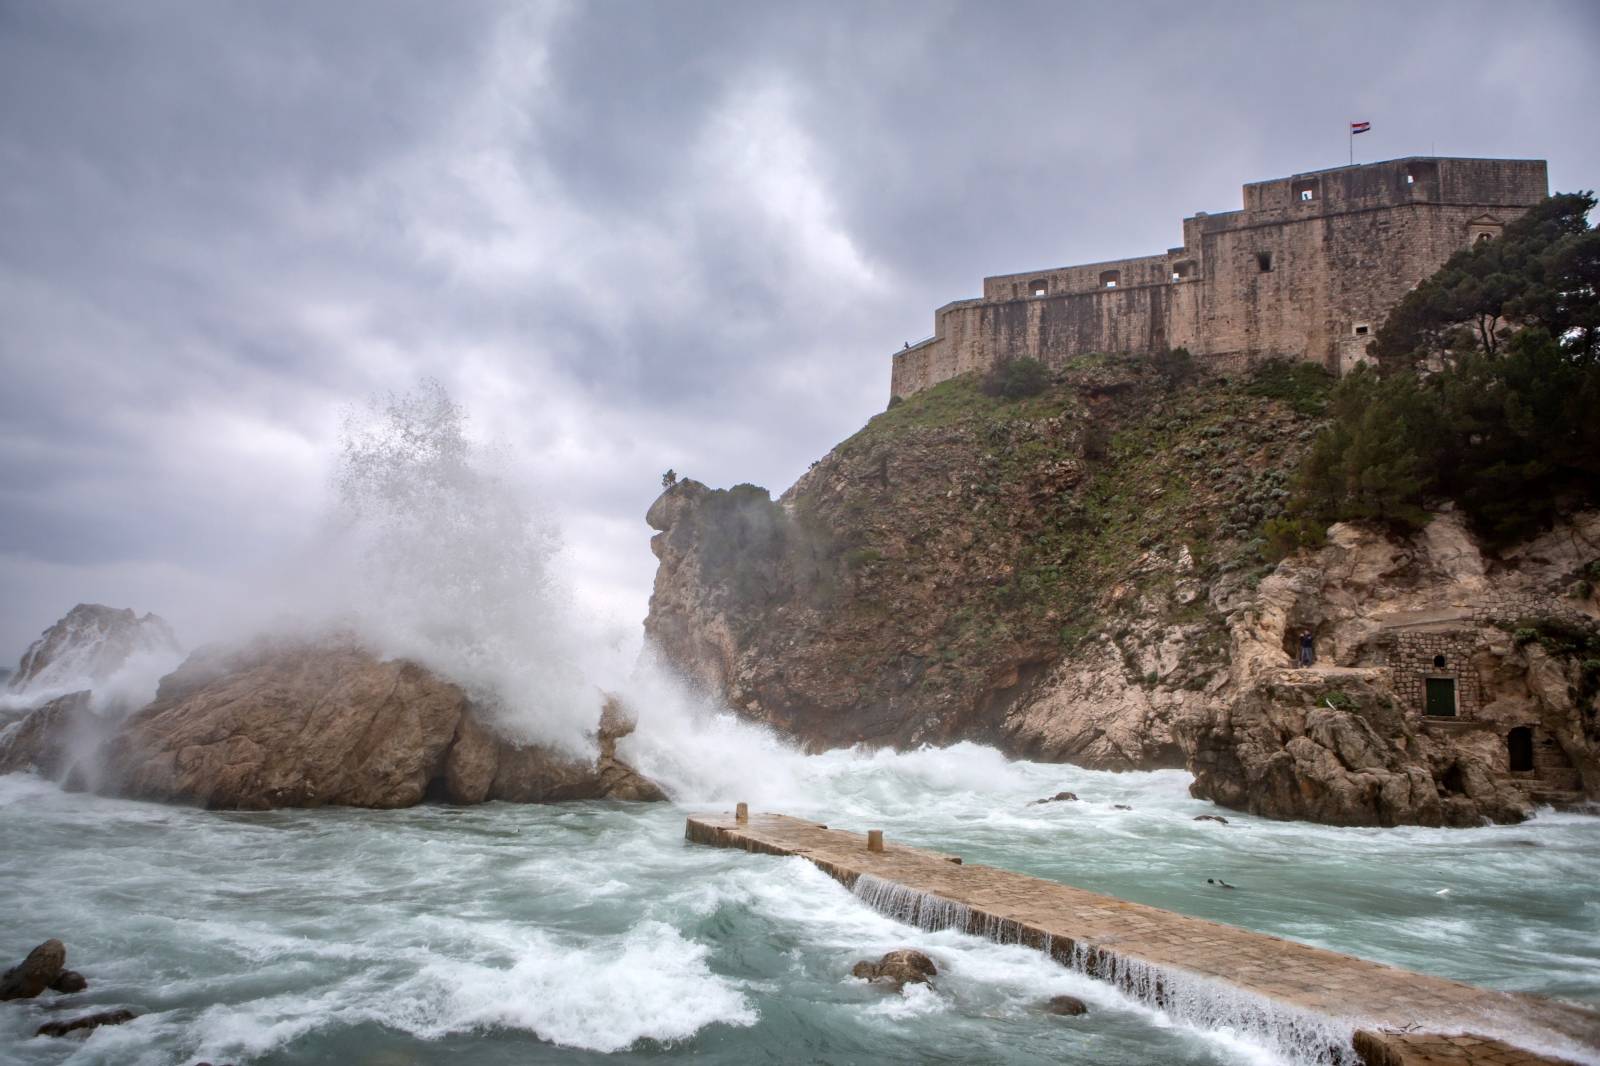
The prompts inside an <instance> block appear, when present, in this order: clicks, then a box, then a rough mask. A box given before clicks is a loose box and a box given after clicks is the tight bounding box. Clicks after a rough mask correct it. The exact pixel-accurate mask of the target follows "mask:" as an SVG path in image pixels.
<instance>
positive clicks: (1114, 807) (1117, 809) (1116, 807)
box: [1111, 803, 1133, 811]
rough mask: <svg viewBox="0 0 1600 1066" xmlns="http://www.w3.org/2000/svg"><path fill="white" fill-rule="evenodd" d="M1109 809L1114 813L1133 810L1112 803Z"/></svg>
mask: <svg viewBox="0 0 1600 1066" xmlns="http://www.w3.org/2000/svg"><path fill="white" fill-rule="evenodd" d="M1111 809H1112V810H1114V811H1131V810H1133V808H1132V807H1130V806H1128V805H1127V804H1126V803H1113V804H1112V805H1111Z"/></svg>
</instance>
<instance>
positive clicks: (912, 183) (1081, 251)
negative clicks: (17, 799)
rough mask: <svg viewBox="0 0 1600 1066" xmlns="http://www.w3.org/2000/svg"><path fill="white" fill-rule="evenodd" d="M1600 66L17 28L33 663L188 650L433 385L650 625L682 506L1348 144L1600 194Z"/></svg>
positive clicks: (1288, 17) (955, 21)
mask: <svg viewBox="0 0 1600 1066" xmlns="http://www.w3.org/2000/svg"><path fill="white" fill-rule="evenodd" d="M1485 27H1490V28H1492V30H1490V31H1486V30H1485ZM1596 43H1600V16H1597V15H1596V13H1595V9H1594V8H1593V7H1592V6H1591V5H1589V4H1586V3H1546V4H1538V5H1524V6H1523V7H1521V8H1519V9H1517V11H1516V12H1515V14H1514V15H1511V14H1508V13H1507V12H1506V10H1505V9H1504V8H1502V7H1500V6H1496V5H1488V4H1473V3H1437V4H1415V5H1392V4H1369V5H1361V4H1353V5H1345V6H1342V7H1338V8H1327V7H1321V8H1306V9H1298V8H1293V7H1290V6H1288V5H1280V4H1265V3H1235V4H1224V5H1195V4H1192V3H1189V4H1182V3H1151V4H1123V5H1100V6H1094V7H1091V6H1087V5H1060V4H1053V3H1051V4H1044V3H1037V4H1033V3H1021V4H1010V5H1006V6H1005V7H1003V8H1000V7H995V6H993V5H979V4H954V3H946V4H924V3H909V2H907V3H883V4H870V5H861V4H843V3H837V4H822V5H792V4H776V3H772V4H729V3H723V4H711V3H673V4H631V3H629V4H624V3H592V4H582V5H566V4H562V5H550V6H535V7H530V6H527V5H521V4H509V3H508V4H500V3H453V4H448V5H444V4H426V3H414V4H397V3H387V2H386V3H376V2H371V3H368V2H362V3H340V4H315V3H310V2H300V3H265V2H261V3H233V4H209V3H200V2H198V0H196V2H183V3H179V2H165V3H144V4H139V5H105V4H91V3H64V4H50V5H44V4H21V3H4V2H0V171H3V174H4V180H3V181H0V233H4V235H5V237H4V239H3V240H0V323H3V325H0V369H3V371H4V382H3V387H0V506H3V508H4V515H5V522H4V528H3V530H0V597H3V598H4V599H5V602H6V603H7V604H8V609H7V611H6V612H4V615H3V617H0V652H4V654H6V655H7V656H9V655H10V654H12V651H6V649H12V650H13V651H14V650H20V647H21V645H22V644H23V643H25V642H26V640H27V639H29V638H30V637H31V636H32V635H33V634H35V633H36V632H37V631H38V630H39V629H40V628H41V627H42V626H44V625H45V624H47V623H48V622H49V621H51V620H52V619H53V618H54V617H56V616H57V615H58V614H60V613H61V611H63V610H64V609H65V608H66V607H68V606H70V604H71V602H72V601H73V600H74V599H76V598H98V599H115V598H116V597H117V594H120V593H126V594H127V595H130V596H131V595H138V596H141V597H143V596H152V597H155V599H151V600H140V601H139V602H136V603H133V604H132V605H134V606H137V607H139V608H140V609H155V610H166V611H170V612H172V613H174V614H177V615H179V621H180V622H182V621H183V620H184V617H185V615H187V617H189V618H192V619H194V620H196V624H199V623H200V622H202V621H203V619H204V618H205V602H204V601H206V600H208V599H215V597H216V596H217V595H218V593H217V590H218V589H220V588H238V587H241V586H239V585H238V584H237V581H236V579H237V575H238V572H239V571H240V570H241V569H245V568H248V567H249V566H252V565H257V564H259V563H260V562H261V561H262V560H265V559H268V558H270V557H271V556H272V555H273V554H274V553H275V552H281V551H286V550H292V548H293V545H294V544H295V542H296V539H297V538H299V537H304V536H307V535H309V534H310V532H311V531H312V530H313V529H314V526H315V521H316V515H317V514H318V512H319V509H320V508H321V506H322V503H323V498H324V495H325V491H326V478H327V471H328V464H329V462H330V461H331V459H332V455H333V451H334V449H335V447H336V441H335V436H336V433H337V425H338V414H339V410H340V408H341V406H342V405H348V404H351V403H356V402H359V401H360V400H361V399H362V398H363V397H364V396H366V395H368V394H370V393H372V392H374V391H376V390H383V389H403V388H406V387H409V386H410V385H411V384H412V383H414V382H415V380H416V379H417V378H418V377H419V376H422V375H433V376H437V377H439V378H440V379H441V380H443V381H445V383H446V384H447V385H448V386H449V387H450V388H451V389H452V391H454V392H455V394H456V395H457V396H458V398H460V399H462V400H463V401H464V402H466V403H467V404H468V406H469V408H470V409H471V411H472V412H473V415H474V419H475V422H476V424H477V425H478V427H479V428H480V429H481V430H482V431H483V432H484V433H485V434H486V435H488V436H491V437H494V438H496V439H498V440H502V441H504V442H505V443H506V444H507V445H508V446H509V447H510V448H511V449H512V450H513V451H514V453H515V454H516V455H517V456H518V457H519V466H518V471H519V476H520V477H522V478H523V479H525V480H526V481H527V482H528V483H530V484H534V485H537V486H539V488H540V492H541V495H542V497H543V498H544V499H545V500H546V501H547V502H548V505H549V507H550V509H551V510H552V512H553V513H555V514H556V515H557V516H558V517H559V518H560V519H561V520H562V522H563V524H564V525H565V526H566V528H567V536H568V540H569V543H571V544H572V545H573V550H572V558H573V560H574V562H573V565H574V569H575V573H574V580H575V581H576V583H577V584H578V585H579V587H580V591H581V592H582V593H583V594H585V595H588V596H589V597H590V598H591V599H592V600H593V601H594V602H595V603H597V604H599V605H600V606H603V607H605V608H607V609H611V610H615V611H617V612H620V613H622V614H624V615H626V614H627V613H628V612H630V611H631V612H632V613H633V615H634V616H635V617H637V615H638V613H640V612H641V611H642V610H643V602H644V597H645V595H646V593H647V590H648V582H649V576H650V572H651V569H652V564H653V560H652V559H651V556H650V555H649V552H648V549H647V547H646V544H647V538H648V530H647V529H646V528H645V527H644V525H643V523H642V521H641V520H640V518H639V516H640V515H641V514H642V512H643V510H644V508H645V506H646V505H647V504H648V502H649V500H650V498H651V497H652V496H653V494H654V491H655V477H656V475H657V474H658V473H659V472H660V470H661V469H664V468H665V467H667V466H669V465H671V466H675V467H677V468H678V469H680V470H685V471H687V472H689V473H691V474H694V475H695V476H699V477H702V478H704V479H706V480H709V481H712V482H714V483H724V484H725V483H731V482H734V481H742V480H752V481H757V482H760V483H764V484H767V485H769V486H771V487H772V488H773V489H774V490H778V489H781V488H782V487H784V486H785V485H787V484H788V483H789V482H790V481H791V480H792V479H793V478H794V477H795V476H797V475H798V474H799V473H800V472H801V471H802V470H804V468H805V465H806V463H807V462H808V461H809V460H811V459H812V458H815V457H816V456H817V455H819V454H820V453H821V452H822V451H824V450H825V449H826V448H827V447H828V446H830V445H831V444H832V443H834V442H835V441H837V440H839V439H841V438H842V437H844V436H845V435H847V434H848V433H850V432H852V431H853V430H854V429H855V428H857V427H858V426H859V425H860V424H861V423H862V422H863V421H864V420H865V419H866V418H867V417H868V416H870V415H871V414H872V413H874V412H875V411H877V410H879V409H881V406H882V404H883V401H884V398H885V395H886V392H887V379H888V355H889V352H890V351H891V350H892V349H894V348H897V347H899V344H900V342H901V341H903V340H912V339H916V338H918V337H921V336H923V335H925V334H926V333H927V332H928V331H929V329H930V328H931V323H932V311H933V308H934V307H935V306H937V305H938V304H941V303H944V302H946V301H947V300H951V299H956V298H959V297H963V296H968V295H972V294H974V293H975V292H976V291H977V288H978V285H979V280H980V278H981V276H982V275H983V274H985V273H996V272H1004V271H1010V270H1023V269H1028V268H1030V267H1033V266H1045V265H1057V264H1063V263H1068V262H1073V261H1084V260H1092V259H1097V258H1104V257H1111V256H1121V255H1128V254H1138V253H1142V252H1147V251H1155V250H1159V249H1162V248H1165V247H1167V246H1169V245H1172V244H1176V243H1177V242H1178V240H1179V237H1180V234H1179V221H1180V219H1181V218H1182V216H1183V215H1185V214H1189V213H1192V212H1193V211H1195V210H1227V209H1229V208H1231V207H1234V206H1236V205H1237V199H1238V195H1239V190H1238V187H1239V185H1240V184H1241V183H1242V182H1244V181H1247V180H1253V179H1257V178H1262V177H1270V176H1273V175H1276V174H1281V173H1287V172H1291V171H1294V170H1299V169H1306V168H1310V167H1317V166H1326V165H1335V164H1338V163H1339V162H1341V161H1342V160H1343V153H1344V151H1345V139H1344V136H1343V132H1342V131H1343V128H1344V127H1343V124H1344V123H1345V122H1346V121H1348V120H1351V119H1356V118H1363V119H1370V120H1372V121H1373V123H1374V132H1373V133H1372V134H1370V135H1367V136H1366V137H1364V138H1362V139H1361V140H1360V141H1359V142H1358V148H1360V149H1361V150H1362V152H1363V153H1364V154H1367V155H1368V156H1369V157H1371V156H1374V155H1376V156H1395V155H1404V154H1410V153H1414V152H1427V151H1430V150H1432V149H1434V148H1436V149H1437V150H1438V151H1439V152H1440V153H1453V154H1476V155H1536V156H1545V157H1548V158H1549V159H1550V160H1551V173H1552V182H1553V184H1554V185H1555V187H1556V188H1572V187H1577V186H1592V185H1594V184H1596V181H1595V177H1594V175H1595V174H1596V173H1597V170H1600V168H1597V166H1596V164H1597V162H1600V158H1597V157H1600V148H1597V147H1596V146H1595V145H1594V143H1593V140H1592V138H1584V137H1581V136H1580V135H1578V134H1576V133H1575V132H1574V130H1575V129H1577V128H1578V126H1579V125H1580V122H1579V121H1578V120H1579V119H1586V118H1587V116H1586V113H1585V112H1584V111H1583V107H1584V102H1585V101H1586V98H1587V95H1588V93H1589V91H1590V89H1589V85H1588V82H1589V81H1591V80H1592V74H1593V61H1592V59H1591V58H1590V57H1591V56H1592V54H1593V50H1594V46H1595V44H1596ZM630 528H631V529H633V530H634V531H635V533H634V534H632V535H630V534H629V533H628V532H627V530H629V529H630ZM630 536H631V539H630ZM91 586H92V587H93V588H104V589H106V590H107V591H105V592H103V593H98V592H94V591H86V590H89V589H90V588H91ZM163 589H169V590H170V598H171V600H172V601H174V602H165V601H163V600H162V599H161V597H162V596H163V595H165V593H163ZM194 637H195V634H190V638H191V639H194Z"/></svg>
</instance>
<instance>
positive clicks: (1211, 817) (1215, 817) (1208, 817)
mask: <svg viewBox="0 0 1600 1066" xmlns="http://www.w3.org/2000/svg"><path fill="white" fill-rule="evenodd" d="M1194 820H1195V821H1197V822H1221V823H1222V824H1223V825H1227V824H1228V820H1227V819H1226V818H1224V817H1223V816H1222V815H1220V814H1197V815H1195V816H1194Z"/></svg>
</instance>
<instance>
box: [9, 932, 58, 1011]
mask: <svg viewBox="0 0 1600 1066" xmlns="http://www.w3.org/2000/svg"><path fill="white" fill-rule="evenodd" d="M66 963H67V946H66V945H65V944H63V943H62V942H61V941H59V940H46V941H45V942H44V943H43V944H40V945H39V946H38V947H36V948H34V949H33V950H32V951H30V952H28V957H27V958H25V959H23V960H22V961H21V962H20V963H18V964H17V965H15V966H13V967H12V968H11V969H9V970H7V971H6V972H5V973H4V974H0V1000H9V999H33V998H34V997H35V996H37V995H39V993H41V992H43V991H44V990H45V989H47V988H49V987H50V985H51V984H52V983H53V982H54V981H56V980H57V979H58V978H59V977H60V976H61V971H62V968H63V967H64V966H65V965H66Z"/></svg>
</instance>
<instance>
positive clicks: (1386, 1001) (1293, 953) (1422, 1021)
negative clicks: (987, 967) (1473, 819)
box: [685, 813, 1600, 1066]
mask: <svg viewBox="0 0 1600 1066" xmlns="http://www.w3.org/2000/svg"><path fill="white" fill-rule="evenodd" d="M685 835H686V836H687V837H688V839H689V840H691V841H694V842H696V843H700V844H710V845H713V846H717V847H725V848H742V849H743V850H745V851H751V852H758V853H763V854H769V855H793V856H798V857H800V858H804V859H807V860H809V861H810V862H812V863H814V864H815V865H816V866H817V867H819V868H820V869H822V870H823V871H824V872H826V873H828V874H829V875H830V876H832V877H834V878H835V879H837V880H838V881H840V882H841V883H843V884H844V885H845V886H846V887H848V888H850V889H852V890H853V891H854V892H855V893H856V894H857V895H858V896H861V897H862V898H863V899H864V900H865V901H866V902H868V903H870V904H872V905H874V906H877V907H878V908H879V909H880V910H883V911H885V913H888V914H890V915H891V916H892V917H897V918H901V919H902V920H906V921H909V922H911V924H914V925H920V926H921V927H923V928H925V929H935V928H961V929H963V930H965V931H966V932H969V933H973V934H977V935H981V936H987V937H989V938H990V939H994V940H998V941H1001V942H1005V943H1018V944H1024V945H1027V946H1030V947H1034V948H1037V949H1039V950H1041V951H1044V952H1047V953H1048V954H1050V955H1051V956H1052V957H1053V958H1055V959H1057V960H1058V961H1060V962H1062V963H1063V964H1065V965H1068V966H1072V967H1074V968H1076V969H1079V970H1082V971H1083V972H1085V973H1087V974H1089V975H1090V976H1094V977H1098V978H1101V979H1104V980H1107V981H1110V982H1112V983H1114V984H1116V985H1117V986H1118V987H1120V988H1121V989H1122V990H1123V991H1124V992H1126V993H1128V994H1129V995H1132V996H1133V997H1134V998H1136V999H1139V1000H1141V1001H1143V1002H1145V1003H1147V1004H1149V1005H1150V1006H1154V1007H1157V1008H1159V1009H1162V1010H1165V1011H1167V1012H1169V1013H1171V1014H1173V1015H1174V1016H1176V1017H1178V1018H1179V1019H1180V1020H1183V1021H1187V1022H1192V1023H1195V1024H1201V1025H1208V1026H1222V1025H1227V1026H1231V1027H1234V1028H1236V1029H1240V1030H1243V1031H1248V1032H1251V1033H1252V1034H1253V1035H1254V1036H1256V1037H1258V1038H1260V1039H1263V1040H1266V1041H1267V1042H1268V1043H1269V1044H1272V1045H1273V1046H1275V1047H1276V1048H1277V1050H1279V1051H1280V1052H1281V1053H1283V1054H1285V1055H1286V1056H1288V1057H1291V1058H1295V1059H1299V1060H1301V1061H1305V1062H1320V1063H1329V1064H1337V1066H1347V1064H1355V1063H1365V1064H1366V1066H1446V1064H1449V1066H1479V1064H1482V1066H1489V1064H1493V1066H1536V1064H1554V1063H1570V1062H1582V1063H1596V1064H1600V1014H1597V1013H1595V1012H1593V1011H1589V1010H1586V1009H1584V1008H1581V1007H1576V1006H1572V1005H1569V1004H1565V1003H1558V1002H1555V1001H1553V1000H1545V999H1540V998H1538V997H1534V996H1525V995H1516V994H1512V993H1506V992H1496V991H1492V990H1489V989H1483V988H1477V987H1474V986H1472V985H1467V984H1462V983H1460V982H1458V981H1449V980H1445V979H1443V978H1438V977H1430V976H1427V975H1425V974H1419V973H1412V972H1410V971H1408V970H1402V969H1398V968H1396V967H1393V966H1385V965H1382V964H1381V963H1376V962H1369V961H1367V960H1365V959H1358V958H1355V957H1353V956H1350V955H1341V954H1339V953H1338V952H1333V951H1326V950H1324V949H1322V948H1315V947H1311V946H1309V945H1306V944H1300V943H1297V942H1295V941H1292V940H1284V939H1282V938H1280V937H1275V936H1268V935H1267V934H1265V933H1256V932H1251V931H1250V930H1247V929H1239V928H1236V927H1234V926H1231V925H1223V924H1221V923H1219V922H1211V921H1206V920H1204V919H1200V918H1191V917H1188V916H1187V915H1182V914H1176V913H1174V912H1172V911H1164V910H1161V909H1159V908H1156V907H1147V906H1144V905H1142V904H1138V903H1130V902H1127V901H1126V900H1120V899H1116V898H1114V897H1111V896H1104V895H1100V894H1099V893H1095V892H1087V891H1085V890H1083V889H1079V888H1072V887H1071V886H1068V885H1063V884H1059V883H1057V882H1054V881H1044V880H1041V879H1039V878H1036V877H1029V876H1026V875H1024V874H1018V873H1013V872H1011V871H1009V870H1001V869H997V868H995V867H991V866H982V865H977V864H967V863H963V862H962V861H961V860H960V857H958V856H953V855H943V854H940V853H938V852H934V851H928V850H925V849H921V848H911V847H906V846H904V845H901V844H897V843H895V842H894V841H892V840H882V839H881V838H879V839H876V840H873V841H872V844H873V845H875V846H871V847H869V843H868V838H867V837H866V836H864V835H862V834H860V833H850V832H844V831H841V830H838V829H829V828H826V827H824V826H819V825H817V824H816V823H814V822H809V821H804V820H802V819H799V818H791V817H788V816H786V815H781V814H764V813H751V814H749V815H748V820H737V821H736V820H735V818H734V816H733V815H732V814H727V815H718V816H696V817H693V818H690V819H689V822H688V827H687V830H686V834H685ZM880 849H881V850H880Z"/></svg>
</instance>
